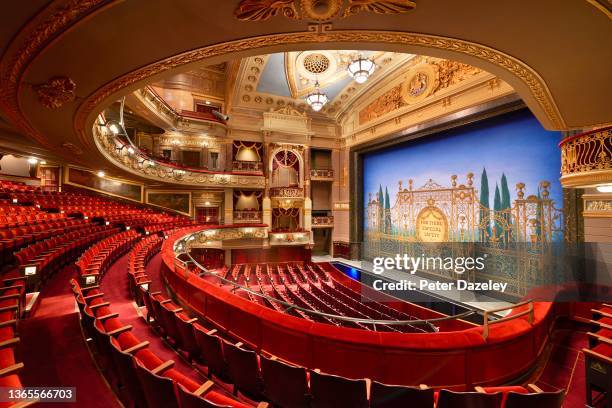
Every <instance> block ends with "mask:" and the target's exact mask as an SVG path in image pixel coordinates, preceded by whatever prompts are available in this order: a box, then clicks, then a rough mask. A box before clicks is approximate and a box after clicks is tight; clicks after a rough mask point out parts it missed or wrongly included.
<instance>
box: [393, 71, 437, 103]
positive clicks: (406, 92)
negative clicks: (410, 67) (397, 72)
mask: <svg viewBox="0 0 612 408" xmlns="http://www.w3.org/2000/svg"><path fill="white" fill-rule="evenodd" d="M436 85H437V81H436V75H435V72H434V69H433V68H432V67H431V66H430V65H423V66H420V67H419V68H417V70H416V72H414V73H413V74H412V75H410V76H408V77H407V78H406V81H405V82H404V83H403V84H402V89H401V97H402V101H403V103H406V104H411V103H415V102H417V101H419V100H421V99H424V98H426V97H428V96H429V95H431V94H432V93H433V90H434V87H435V86H436Z"/></svg>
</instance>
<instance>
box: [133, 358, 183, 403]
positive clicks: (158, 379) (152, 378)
mask: <svg viewBox="0 0 612 408" xmlns="http://www.w3.org/2000/svg"><path fill="white" fill-rule="evenodd" d="M170 362H172V360H170V361H168V362H166V363H164V364H162V365H161V366H160V367H158V368H156V369H154V370H153V371H151V370H149V369H148V368H146V367H145V366H144V365H142V363H141V362H140V361H138V359H134V366H135V367H136V375H137V376H138V380H139V381H140V385H141V386H142V390H143V392H144V396H145V399H146V401H147V407H149V408H179V405H178V402H177V400H176V396H175V395H174V384H173V381H172V380H171V379H170V378H166V377H162V376H159V375H157V374H158V373H161V372H163V371H164V370H165V369H169V368H170V367H171V366H172V365H171V364H169V363H170Z"/></svg>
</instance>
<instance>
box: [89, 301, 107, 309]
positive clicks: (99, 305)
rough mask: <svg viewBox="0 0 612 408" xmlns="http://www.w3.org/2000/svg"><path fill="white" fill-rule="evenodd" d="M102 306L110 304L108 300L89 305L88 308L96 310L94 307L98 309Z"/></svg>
mask: <svg viewBox="0 0 612 408" xmlns="http://www.w3.org/2000/svg"><path fill="white" fill-rule="evenodd" d="M104 306H110V303H109V302H102V303H98V304H97V305H91V306H89V309H90V310H96V309H99V308H101V307H104Z"/></svg>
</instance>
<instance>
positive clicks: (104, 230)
mask: <svg viewBox="0 0 612 408" xmlns="http://www.w3.org/2000/svg"><path fill="white" fill-rule="evenodd" d="M118 231H119V229H118V228H109V227H107V226H100V225H99V226H93V225H89V226H87V227H84V228H80V229H78V230H75V231H72V232H68V233H64V234H62V235H57V236H55V237H53V238H49V239H46V240H44V241H42V242H38V243H36V244H33V245H30V246H28V247H27V248H25V249H23V250H21V251H19V252H17V253H15V257H16V259H17V262H18V265H19V267H20V268H28V267H34V268H35V269H34V270H32V271H28V270H27V269H24V270H25V273H26V274H29V273H32V274H36V275H37V276H38V277H39V281H40V282H45V281H47V280H48V279H49V277H50V276H51V275H52V274H53V273H54V272H57V271H58V270H60V269H61V268H63V267H64V266H66V265H68V264H69V263H70V262H72V260H73V259H75V258H76V257H77V256H78V255H79V254H80V253H81V252H82V251H83V250H84V249H85V248H87V247H88V246H90V245H91V244H92V243H94V242H97V241H99V240H100V239H103V238H105V237H108V236H109V235H111V234H114V233H116V232H118Z"/></svg>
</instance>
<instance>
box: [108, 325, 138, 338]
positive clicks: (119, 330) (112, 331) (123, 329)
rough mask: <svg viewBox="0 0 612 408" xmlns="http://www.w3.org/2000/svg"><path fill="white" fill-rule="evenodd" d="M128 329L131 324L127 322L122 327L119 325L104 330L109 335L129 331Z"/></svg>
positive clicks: (130, 328)
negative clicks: (112, 328) (113, 328)
mask: <svg viewBox="0 0 612 408" xmlns="http://www.w3.org/2000/svg"><path fill="white" fill-rule="evenodd" d="M130 330H132V325H131V324H128V325H127V326H123V327H120V328H118V329H115V330H111V331H109V332H106V334H108V335H109V336H115V335H117V334H121V333H124V332H126V331H130Z"/></svg>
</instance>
